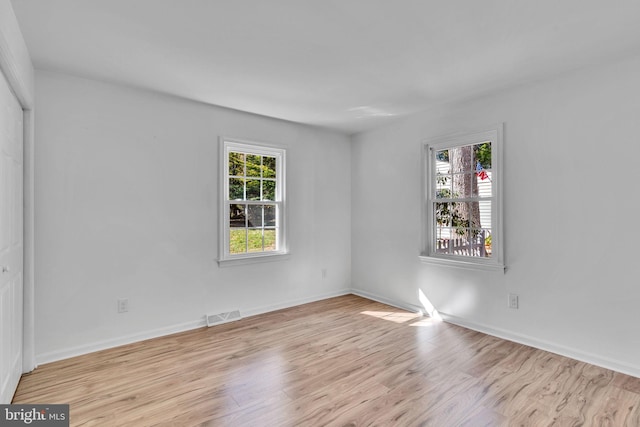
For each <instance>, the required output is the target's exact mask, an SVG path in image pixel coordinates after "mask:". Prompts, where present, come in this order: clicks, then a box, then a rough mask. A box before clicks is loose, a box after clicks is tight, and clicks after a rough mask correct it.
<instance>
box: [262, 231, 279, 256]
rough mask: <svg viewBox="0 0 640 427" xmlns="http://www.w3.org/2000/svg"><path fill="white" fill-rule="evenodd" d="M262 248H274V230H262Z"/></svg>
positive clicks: (267, 249) (268, 249) (269, 249)
mask: <svg viewBox="0 0 640 427" xmlns="http://www.w3.org/2000/svg"><path fill="white" fill-rule="evenodd" d="M264 250H265V251H275V250H276V230H264Z"/></svg>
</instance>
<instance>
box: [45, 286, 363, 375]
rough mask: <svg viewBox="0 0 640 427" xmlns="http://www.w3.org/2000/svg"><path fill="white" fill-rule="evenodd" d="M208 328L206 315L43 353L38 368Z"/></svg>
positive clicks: (254, 310) (341, 292)
mask: <svg viewBox="0 0 640 427" xmlns="http://www.w3.org/2000/svg"><path fill="white" fill-rule="evenodd" d="M350 293H351V290H350V289H343V290H339V291H334V292H328V293H325V294H319V295H315V296H312V297H307V298H300V299H297V300H290V301H286V302H283V303H281V304H275V305H270V306H263V307H257V308H251V309H245V310H241V311H240V312H241V314H242V317H243V318H244V317H250V316H256V315H258V314H263V313H268V312H270V311H276V310H281V309H284V308H289V307H295V306H297V305H302V304H307V303H310V302H315V301H321V300H324V299H327V298H333V297H337V296H342V295H348V294H350ZM204 326H207V322H206V320H205V318H204V315H203V316H201V318H200V319H198V320H193V321H190V322H185V323H179V324H176V325H171V326H166V327H164V328H158V329H153V330H149V331H143V332H139V333H135V334H131V335H125V336H123V337H118V338H113V339H108V340H102V341H96V342H93V343H90V344H86V345H80V346H75V347H69V348H65V349H62V350H56V351H51V352H48V353H42V354H38V355H36V366H38V365H42V364H45V363H51V362H56V361H58V360H63V359H69V358H71V357H76V356H82V355H84V354H88V353H93V352H96V351H100V350H106V349H109V348H114V347H119V346H121V345H126V344H131V343H134V342H139V341H144V340H147V339H151V338H158V337H163V336H166V335H171V334H175V333H179V332H185V331H190V330H192V329H197V328H201V327H204Z"/></svg>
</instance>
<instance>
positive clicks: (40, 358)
mask: <svg viewBox="0 0 640 427" xmlns="http://www.w3.org/2000/svg"><path fill="white" fill-rule="evenodd" d="M348 294H353V295H357V296H360V297H363V298H367V299H370V300H372V301H377V302H380V303H382V304H387V305H390V306H392V307H396V308H400V309H403V310H407V311H411V312H420V313H423V314H424V313H425V311H424V309H423V308H421V307H419V306H417V305H414V304H410V303H407V302H403V301H396V300H393V299H390V298H387V297H384V296H382V295H377V294H374V293H372V292H368V291H363V290H361V289H343V290H339V291H333V292H328V293H324V294H318V295H315V296H311V297H306V298H300V299H296V300H289V301H286V302H283V303H280V304H273V305H268V306H262V307H256V308H252V309H244V310H242V315H243V317H250V316H256V315H259V314H263V313H269V312H272V311H276V310H282V309H285V308H290V307H295V306H298V305H302V304H308V303H311V302H316V301H321V300H325V299H328V298H334V297H338V296H342V295H348ZM439 314H440V316H441V317H442V319H443V320H444V321H445V322H448V323H452V324H455V325H458V326H462V327H464V328H467V329H472V330H474V331H478V332H482V333H485V334H487V335H492V336H495V337H498V338H502V339H505V340H509V341H513V342H517V343H519V344H524V345H528V346H530V347H534V348H538V349H540V350H545V351H549V352H551V353H555V354H559V355H561V356H565V357H569V358H571V359H575V360H579V361H581V362H585V363H590V364H592V365H596V366H600V367H602V368H606V369H611V370H612V371H616V372H620V373H623V374H627V375H631V376H634V377H637V378H640V366H634V365H629V364H627V363H624V362H620V361H618V360H614V359H610V358H605V357H601V356H598V355H597V354H593V353H587V352H581V351H578V350H575V349H572V348H569V347H566V346H563V345H559V344H556V343H553V342H549V341H545V340H540V339H537V338H535V337H531V336H528V335H524V334H518V333H514V332H512V331H508V330H505V329H500V328H494V327H491V326H488V325H484V324H481V323H477V322H472V321H469V320H467V319H463V318H460V317H457V316H454V315H451V314H447V313H442V312H439ZM203 326H206V322H205V320H204V317H202V318H200V319H198V320H194V321H191V322H186V323H181V324H177V325H172V326H168V327H164V328H159V329H154V330H150V331H144V332H140V333H136V334H131V335H127V336H124V337H119V338H115V339H110V340H104V341H97V342H94V343H91V344H87V345H82V346H76V347H71V348H67V349H63V350H58V351H53V352H49V353H43V354H40V355H37V356H36V362H37V364H44V363H50V362H55V361H58V360H63V359H68V358H70V357H75V356H81V355H83V354H88V353H93V352H96V351H100V350H106V349H109V348H113V347H118V346H121V345H126V344H131V343H134V342H138V341H143V340H146V339H151V338H158V337H162V336H165V335H170V334H174V333H178V332H185V331H189V330H192V329H197V328H200V327H203Z"/></svg>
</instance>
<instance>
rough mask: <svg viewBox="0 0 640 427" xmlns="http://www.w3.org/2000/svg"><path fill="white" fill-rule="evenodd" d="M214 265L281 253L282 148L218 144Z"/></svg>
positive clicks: (283, 248) (283, 243)
mask: <svg viewBox="0 0 640 427" xmlns="http://www.w3.org/2000/svg"><path fill="white" fill-rule="evenodd" d="M221 159H222V164H221V171H222V173H221V176H222V178H221V181H222V182H221V191H220V193H221V199H222V201H221V204H220V205H221V212H220V218H221V223H222V226H221V233H220V235H221V236H222V241H221V247H220V258H219V261H218V262H219V263H220V264H221V265H222V264H225V263H238V262H240V263H242V262H246V261H250V260H266V259H273V256H274V255H284V254H286V253H287V244H286V239H285V236H286V233H285V222H284V217H285V179H284V177H285V150H284V149H282V148H275V147H271V146H266V145H262V144H257V143H249V142H243V141H237V140H231V139H226V138H223V139H222V140H221Z"/></svg>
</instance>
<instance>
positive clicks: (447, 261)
mask: <svg viewBox="0 0 640 427" xmlns="http://www.w3.org/2000/svg"><path fill="white" fill-rule="evenodd" d="M418 258H420V261H421V262H422V263H424V264H430V265H441V266H446V267H454V268H464V269H467V270H481V271H501V272H503V273H504V272H505V270H506V268H507V267H506V266H505V265H504V264H498V263H488V262H478V261H476V262H474V261H465V260H461V259H453V258H444V257H435V256H428V255H420V256H419V257H418Z"/></svg>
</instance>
